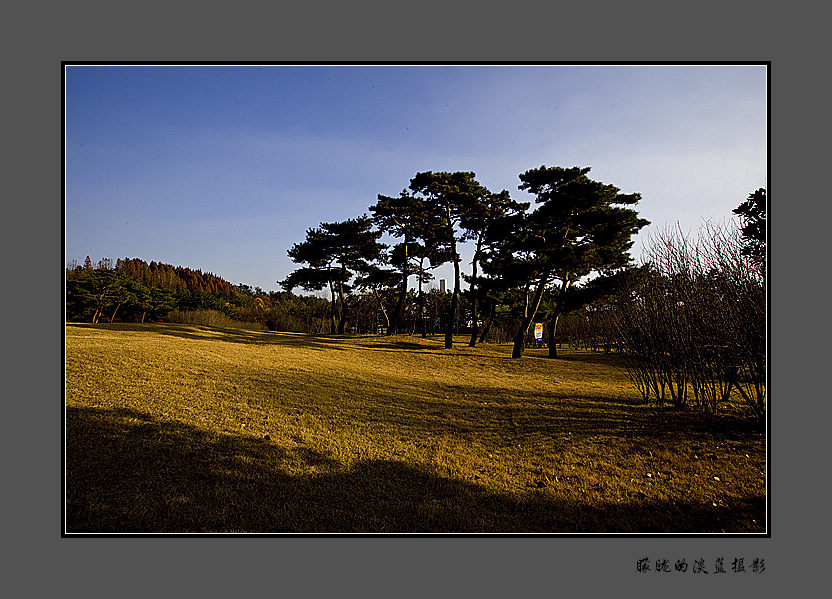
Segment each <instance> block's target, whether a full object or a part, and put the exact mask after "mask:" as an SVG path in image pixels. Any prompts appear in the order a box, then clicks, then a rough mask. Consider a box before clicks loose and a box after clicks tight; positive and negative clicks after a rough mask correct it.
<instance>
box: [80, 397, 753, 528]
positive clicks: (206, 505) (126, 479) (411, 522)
mask: <svg viewBox="0 0 832 599" xmlns="http://www.w3.org/2000/svg"><path fill="white" fill-rule="evenodd" d="M66 425H67V436H66V439H67V481H66V482H67V487H66V488H67V497H66V505H67V511H66V528H67V532H68V533H100V532H121V533H136V532H262V533H280V532H301V533H342V532H343V533H348V532H359V533H362V532H363V533H385V532H392V533H405V532H416V533H419V532H421V533H428V532H450V533H454V532H482V533H498V532H499V533H525V532H541V533H557V532H613V533H614V532H625V533H626V532H646V533H651V532H692V531H696V532H702V531H705V532H711V531H712V532H720V531H727V532H732V531H749V530H754V528H752V526H753V525H751V524H750V523H751V519H752V518H756V519H757V521H758V522H761V521H762V519H761V518H762V514H764V509H765V507H764V505H763V503H764V501H763V500H762V499H760V500H756V499H755V500H749V501H745V502H739V503H738V504H736V505H734V506H732V507H730V508H719V509H717V508H714V507H713V506H710V505H692V504H677V503H671V502H647V501H643V502H641V501H637V500H634V501H630V502H627V503H610V504H606V505H600V506H598V505H591V506H590V505H585V504H580V503H575V502H564V501H558V500H555V499H553V498H552V497H551V496H548V495H545V494H543V493H538V492H530V493H529V494H527V495H524V496H522V498H520V499H518V498H515V497H509V496H504V495H499V494H494V493H491V492H489V491H488V490H486V489H484V488H483V487H480V486H478V485H475V484H472V483H469V482H465V481H459V480H454V479H451V478H445V477H442V476H438V475H436V474H434V473H429V472H425V471H423V470H421V469H418V468H415V467H413V466H411V465H407V464H404V463H401V462H396V461H388V460H366V461H363V462H360V463H358V464H357V465H356V466H354V467H352V468H350V469H345V468H343V467H342V465H341V464H340V463H339V462H338V461H336V460H335V459H333V458H332V457H331V456H328V455H324V454H322V453H320V452H317V451H314V450H312V449H309V448H304V447H302V446H300V447H281V446H279V445H278V444H276V443H275V442H273V441H270V440H267V439H261V438H256V437H251V436H249V437H247V436H241V435H229V434H216V433H210V432H206V431H203V430H199V429H196V428H194V427H191V426H188V425H184V424H181V423H176V422H169V421H158V420H155V419H154V418H152V417H150V416H148V415H147V414H144V413H142V412H137V411H134V410H128V409H115V410H105V409H99V408H68V409H67V422H66Z"/></svg>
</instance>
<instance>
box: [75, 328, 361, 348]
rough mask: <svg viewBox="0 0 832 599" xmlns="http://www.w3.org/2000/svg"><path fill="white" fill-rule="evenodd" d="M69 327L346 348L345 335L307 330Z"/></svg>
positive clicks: (285, 344) (181, 337) (245, 341)
mask: <svg viewBox="0 0 832 599" xmlns="http://www.w3.org/2000/svg"><path fill="white" fill-rule="evenodd" d="M67 327H71V328H79V329H96V330H102V331H107V330H117V331H135V332H148V333H156V334H159V335H166V336H170V337H179V338H180V339H193V340H196V341H222V342H226V343H242V344H245V345H281V346H286V347H303V348H308V349H335V350H346V349H348V348H346V347H343V346H342V345H343V340H344V339H347V338H349V337H347V336H345V335H331V336H322V335H305V334H303V333H280V332H266V331H249V330H246V329H227V328H222V327H209V326H203V325H180V324H169V323H164V322H154V323H149V324H133V323H115V324H109V323H96V324H88V323H67Z"/></svg>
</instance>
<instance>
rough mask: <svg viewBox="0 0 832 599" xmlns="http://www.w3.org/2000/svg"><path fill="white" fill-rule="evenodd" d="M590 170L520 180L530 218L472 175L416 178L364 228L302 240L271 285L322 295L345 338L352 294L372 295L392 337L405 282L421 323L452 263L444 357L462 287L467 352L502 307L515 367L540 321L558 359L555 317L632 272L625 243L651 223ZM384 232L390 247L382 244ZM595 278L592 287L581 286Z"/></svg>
mask: <svg viewBox="0 0 832 599" xmlns="http://www.w3.org/2000/svg"><path fill="white" fill-rule="evenodd" d="M589 170H590V169H589V168H588V167H584V168H580V167H573V168H561V167H547V166H541V167H540V168H536V169H531V170H529V171H526V172H525V173H523V174H521V175H520V181H521V184H520V186H519V189H522V190H527V191H529V192H530V193H532V194H534V195H535V196H536V200H535V203H536V207H535V209H534V210H530V204H529V203H521V202H516V201H514V200H512V199H511V197H510V194H509V192H508V191H506V190H503V191H501V192H499V193H494V192H491V191H489V190H488V189H486V188H485V187H484V186H483V185H481V184H480V183H479V182H477V180H476V178H475V174H474V173H471V172H432V171H426V172H420V173H417V174H416V175H415V176H414V177H413V178H412V179H411V180H410V185H409V186H408V187H407V188H406V189H404V190H403V191H402V192H401V193H400V194H399V196H397V197H390V196H385V195H381V194H380V195H378V201H377V203H376V204H374V205H373V206H370V207H369V211H370V213H372V217H370V216H367V215H364V216H361V217H358V218H354V219H349V220H346V221H343V222H333V223H321V224H320V226H319V227H317V228H312V229H309V230H308V231H307V233H306V239H305V240H304V241H303V242H300V243H297V244H295V245H294V246H293V247H292V248H291V249H290V250H289V256H290V257H291V258H292V260H293V261H294V262H296V263H298V264H301V265H302V266H301V267H300V268H298V269H297V270H295V271H294V272H292V273H291V274H290V275H289V276H288V277H287V278H286V279H284V280H283V281H281V282H280V283H281V285H282V286H283V288H284V289H286V290H287V291H291V290H292V289H294V288H296V287H301V288H303V289H305V290H307V291H313V290H314V291H320V290H323V289H327V288H328V289H329V292H330V297H331V305H330V323H331V325H330V330H331V332H333V333H335V332H338V333H343V332H345V330H346V325H347V321H348V319H349V313H348V301H347V296H348V295H349V294H350V293H351V292H352V291H357V292H361V293H369V294H371V295H373V296H376V297H378V298H379V306H380V309H381V310H382V312H383V314H384V318H385V319H386V320H387V322H388V327H387V329H388V331H389V332H390V333H391V334H392V333H394V332H396V331H399V330H401V329H402V326H401V325H402V318H403V314H404V308H405V304H406V299H407V294H408V280H409V278H410V277H411V276H413V275H415V277H416V281H417V288H418V291H417V304H418V310H419V312H420V313H421V314H424V309H425V308H424V299H423V298H424V294H423V291H422V288H423V284H424V283H425V282H427V281H428V280H429V279H430V273H429V271H430V270H432V269H434V268H436V267H438V266H440V265H442V264H446V263H451V264H452V265H453V272H454V279H453V291H452V292H451V295H450V302H449V303H448V305H447V307H446V309H445V312H444V315H443V319H442V321H443V322H442V328H443V330H444V334H445V347H446V348H450V347H452V346H453V335H454V332H455V331H456V330H457V327H456V326H455V323H456V322H457V321H458V319H459V311H460V303H461V301H462V295H463V294H462V288H461V282H462V280H463V278H464V280H465V281H467V283H468V290H467V292H466V294H465V295H466V297H467V302H468V313H467V316H468V318H467V319H466V320H467V321H469V322H468V323H466V324H468V325H469V327H468V328H469V329H470V334H471V337H470V341H469V345H471V346H474V345H475V344H476V343H477V342H478V340H479V339H480V338H483V337H484V336H483V335H482V334H481V333H480V323H481V322H484V321H485V322H487V323H488V324H490V323H491V322H493V320H494V319H495V317H496V315H497V312H498V310H500V309H501V308H502V310H503V312H506V311H507V312H508V313H509V314H510V315H511V316H513V317H514V318H516V319H517V323H518V324H517V326H516V327H514V328H515V330H514V331H513V341H514V347H513V352H512V355H513V356H514V357H520V356H521V355H522V353H523V350H524V347H525V344H526V340H527V339H528V337H529V330H530V327H531V324H532V323H533V322H534V321H535V319H536V318H537V317H539V316H540V315H541V312H542V311H544V310H545V312H546V313H545V316H546V318H547V320H548V322H549V327H548V330H549V343H548V346H549V352H550V356H552V357H556V356H557V344H556V340H555V331H556V327H557V322H558V318H559V317H560V316H561V315H562V314H565V313H566V312H569V311H570V310H573V309H575V308H576V307H578V306H580V305H583V304H585V303H587V302H589V301H592V299H593V298H595V297H597V296H598V295H600V294H603V293H604V292H606V291H608V290H609V289H610V288H611V286H612V285H613V283H614V281H615V279H616V277H617V276H619V273H618V271H619V270H620V269H623V268H624V267H627V266H628V265H629V264H630V262H631V258H630V255H629V250H630V248H631V246H632V243H633V242H632V236H633V235H634V234H635V233H637V232H638V231H639V229H641V228H642V227H644V226H645V225H647V224H648V222H647V221H646V220H644V219H642V218H639V217H638V214H637V213H636V211H635V210H634V209H633V208H632V206H635V205H636V204H637V203H638V201H639V199H640V195H639V194H637V193H633V194H622V193H620V190H619V189H618V188H617V187H615V186H613V185H609V184H604V183H600V182H598V181H594V180H592V179H590V178H589V177H588V176H587V173H588V172H589ZM384 233H386V234H388V235H389V236H391V237H392V238H394V239H396V240H397V242H396V243H395V244H393V245H392V246H388V245H385V244H382V243H381V242H380V241H379V240H380V238H381V237H382V235H383V234H384ZM467 241H470V242H473V247H474V253H473V258H472V261H471V263H470V267H471V270H470V274H467V273H466V274H465V275H463V273H462V264H461V257H460V252H459V247H460V244H462V243H465V242H467ZM592 273H595V274H597V275H601V276H599V277H597V278H596V279H594V280H593V282H592V283H590V284H585V285H579V284H578V283H579V282H580V281H581V280H582V279H583V278H585V277H587V276H588V275H590V274H592ZM391 290H396V300H395V303H394V304H393V305H392V309H391V310H390V311H389V313H388V311H387V310H386V309H385V308H384V305H385V304H384V302H383V301H382V298H383V297H384V295H385V294H387V293H389V292H390V291H391ZM544 298H545V299H546V300H547V301H544ZM421 320H422V321H425V320H426V319H425V318H422V319H421ZM486 326H487V325H486Z"/></svg>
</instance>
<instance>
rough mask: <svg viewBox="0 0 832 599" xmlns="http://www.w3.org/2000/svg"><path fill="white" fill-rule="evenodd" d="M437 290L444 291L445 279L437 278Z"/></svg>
mask: <svg viewBox="0 0 832 599" xmlns="http://www.w3.org/2000/svg"><path fill="white" fill-rule="evenodd" d="M439 291H440V292H442V293H445V279H439Z"/></svg>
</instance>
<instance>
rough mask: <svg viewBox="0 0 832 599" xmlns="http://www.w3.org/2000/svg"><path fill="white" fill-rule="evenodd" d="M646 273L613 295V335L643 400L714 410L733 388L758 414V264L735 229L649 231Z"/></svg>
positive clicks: (761, 341)
mask: <svg viewBox="0 0 832 599" xmlns="http://www.w3.org/2000/svg"><path fill="white" fill-rule="evenodd" d="M643 260H644V261H645V264H648V265H649V270H648V273H647V274H646V275H645V276H644V277H642V278H641V279H639V280H638V281H633V282H632V283H631V284H630V285H628V286H626V288H624V289H622V292H621V294H620V295H619V297H618V299H617V302H616V304H617V309H618V311H619V317H618V319H617V327H616V328H617V331H616V332H617V337H618V342H619V343H620V345H621V347H622V349H623V351H624V352H625V354H626V356H627V362H628V369H629V372H630V377H631V378H632V380H633V382H634V383H635V385H636V387H637V388H638V389H639V390H640V391H641V392H642V395H643V396H644V398H645V400H647V401H649V400H650V398H651V396H652V397H653V398H654V400H655V401H657V402H665V401H667V400H669V401H670V402H671V403H672V404H673V405H674V406H676V407H680V408H681V407H684V406H685V405H687V404H688V403H692V404H694V405H696V406H697V407H699V408H700V409H702V410H704V412H705V413H706V414H708V415H713V414H716V413H717V411H718V410H719V407H720V405H721V404H722V403H723V402H725V401H726V400H727V399H728V398H729V396H730V393H731V390H732V388H736V389H737V390H738V391H739V393H740V395H741V396H742V397H743V399H744V400H745V402H746V403H747V405H748V406H749V407H750V408H751V409H752V411H753V412H754V414H755V415H756V416H757V417H760V418H762V417H763V415H764V413H765V378H766V372H765V371H766V352H765V333H766V331H765V309H766V306H765V273H764V270H763V269H764V266H763V267H761V266H760V263H759V262H754V261H751V260H749V259H748V258H747V257H746V256H744V255H743V254H742V242H741V237H740V234H739V231H738V230H737V229H734V228H730V227H727V226H716V225H713V224H707V225H706V226H705V227H703V228H702V229H701V230H700V232H699V234H698V236H697V237H690V236H686V235H684V234H683V233H682V232H681V231H678V230H668V231H665V232H663V233H660V234H658V235H655V236H653V237H652V238H650V240H649V242H648V247H647V248H646V251H645V254H644V257H643Z"/></svg>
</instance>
